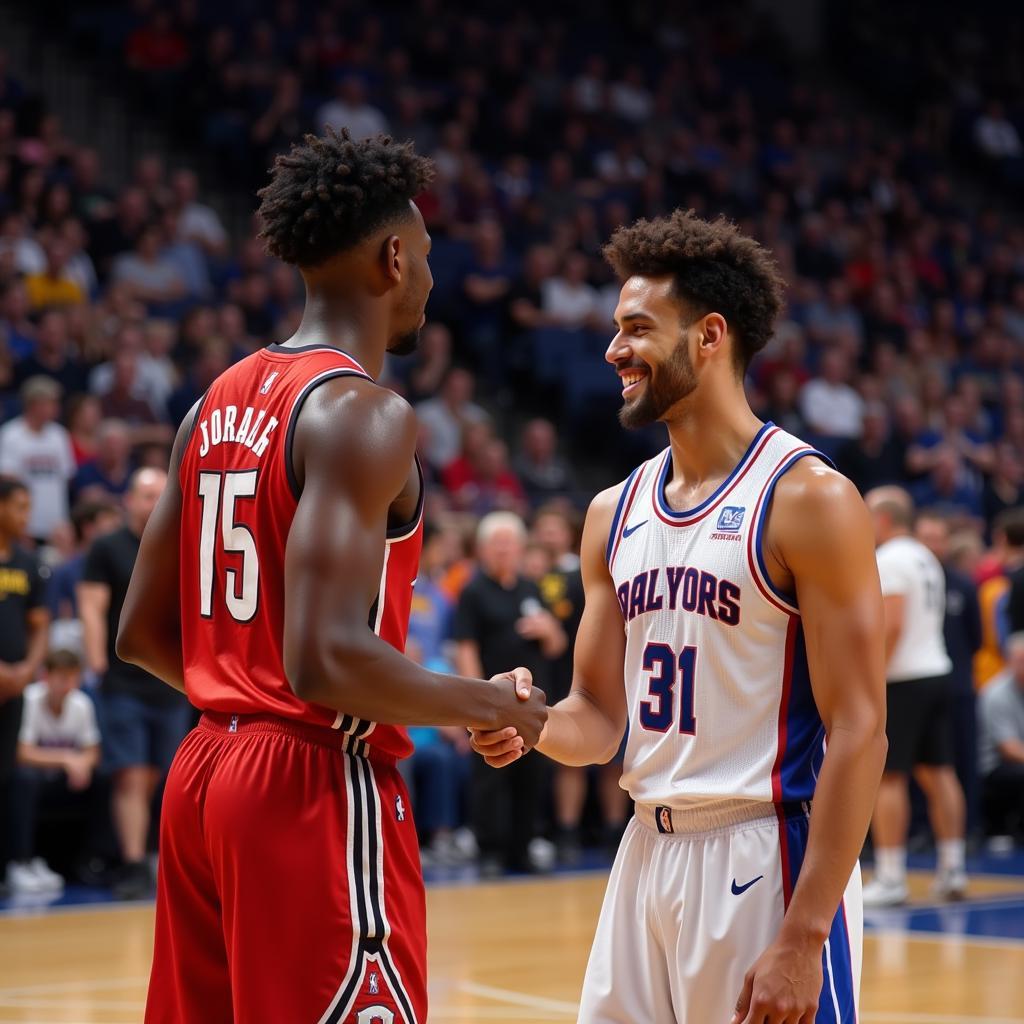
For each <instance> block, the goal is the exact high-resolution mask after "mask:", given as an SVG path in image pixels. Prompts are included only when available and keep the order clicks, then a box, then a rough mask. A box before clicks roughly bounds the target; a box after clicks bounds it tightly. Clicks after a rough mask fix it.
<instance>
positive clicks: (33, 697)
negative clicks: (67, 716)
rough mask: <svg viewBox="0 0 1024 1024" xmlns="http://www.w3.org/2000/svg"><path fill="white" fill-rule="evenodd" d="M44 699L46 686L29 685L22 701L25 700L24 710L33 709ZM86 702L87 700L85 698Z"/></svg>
mask: <svg viewBox="0 0 1024 1024" xmlns="http://www.w3.org/2000/svg"><path fill="white" fill-rule="evenodd" d="M45 697H46V686H45V685H44V684H43V683H29V684H28V686H26V687H25V693H24V699H25V710H26V711H29V710H31V709H33V708H34V707H35V706H36V705H37V704H39V703H40V702H41V701H42V700H43V699H44V698H45ZM85 699H86V700H88V699H89V698H88V697H86V698H85Z"/></svg>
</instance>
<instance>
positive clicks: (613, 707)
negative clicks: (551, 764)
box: [537, 487, 626, 765]
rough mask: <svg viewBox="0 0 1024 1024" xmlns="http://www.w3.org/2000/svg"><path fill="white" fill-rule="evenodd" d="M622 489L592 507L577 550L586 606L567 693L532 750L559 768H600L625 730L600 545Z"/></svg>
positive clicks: (611, 604)
mask: <svg viewBox="0 0 1024 1024" xmlns="http://www.w3.org/2000/svg"><path fill="white" fill-rule="evenodd" d="M620 490H621V487H614V488H610V489H609V490H607V491H603V492H602V493H601V494H599V495H598V496H597V497H596V498H595V499H594V500H593V502H592V503H591V506H590V510H589V512H588V513H587V521H586V524H585V526H584V528H583V543H582V546H581V550H580V556H581V570H582V573H583V590H584V594H585V604H584V607H583V618H582V621H581V622H580V628H579V632H578V633H577V634H576V646H575V650H574V656H573V679H572V690H571V692H570V693H569V696H568V697H566V698H565V700H563V701H560V702H559V703H558V704H556V705H555V706H554V707H553V708H551V710H550V711H549V712H548V721H547V724H546V725H545V726H544V731H543V733H542V734H541V738H540V741H539V742H538V744H537V749H538V750H539V751H541V753H543V754H546V755H547V756H548V757H550V758H552V759H553V760H555V761H559V762H561V763H562V764H568V765H586V764H604V763H605V762H607V761H609V760H611V758H612V756H613V755H614V754H615V751H616V750H617V749H618V747H619V743H620V741H621V740H622V733H623V731H624V730H625V728H626V689H625V683H624V682H623V663H624V659H625V653H626V634H625V631H624V630H623V626H622V612H621V610H620V608H619V601H618V598H617V597H616V596H615V585H614V583H613V582H612V578H611V575H610V573H609V571H608V564H607V562H606V561H605V546H606V544H607V541H608V531H609V530H610V529H611V522H612V517H613V515H614V512H615V505H616V503H617V502H618V498H619V491H620Z"/></svg>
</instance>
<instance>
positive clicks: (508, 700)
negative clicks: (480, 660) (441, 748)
mask: <svg viewBox="0 0 1024 1024" xmlns="http://www.w3.org/2000/svg"><path fill="white" fill-rule="evenodd" d="M491 682H492V683H495V684H497V685H500V686H502V689H503V691H504V692H503V693H502V696H501V700H500V702H499V706H498V709H497V710H498V714H497V720H498V722H499V726H498V728H497V729H490V730H485V729H474V728H470V730H469V735H470V746H471V747H472V748H473V749H474V750H475V751H476V752H477V753H478V754H480V756H481V757H483V759H484V760H485V761H486V762H487V763H488V764H489V765H490V766H491V767H492V768H504V767H505V766H506V765H509V764H512V762H513V761H518V760H519V758H521V757H522V756H523V755H524V754H527V753H529V751H530V750H532V749H533V748H534V747H535V746H536V745H537V744H538V743H539V742H540V741H541V740H542V739H543V738H544V729H545V726H546V723H547V718H548V709H547V698H546V696H545V694H544V691H543V690H541V689H539V688H538V687H535V686H534V685H533V675H532V673H531V672H530V670H529V669H526V668H514V669H513V670H512V671H511V672H500V673H499V674H498V675H496V676H491ZM508 683H511V684H512V685H511V687H508V688H507V689H506V686H505V685H504V684H508Z"/></svg>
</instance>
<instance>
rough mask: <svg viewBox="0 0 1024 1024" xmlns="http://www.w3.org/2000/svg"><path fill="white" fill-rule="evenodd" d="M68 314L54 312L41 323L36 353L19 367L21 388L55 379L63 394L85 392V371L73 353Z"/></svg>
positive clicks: (40, 321)
mask: <svg viewBox="0 0 1024 1024" xmlns="http://www.w3.org/2000/svg"><path fill="white" fill-rule="evenodd" d="M68 326H69V325H68V316H67V313H64V312H61V311H59V310H56V309H53V310H48V311H47V312H45V313H44V314H43V315H42V316H41V317H40V319H39V329H38V331H37V334H36V346H35V350H34V351H33V352H32V353H31V354H30V355H28V356H26V357H25V358H24V359H21V360H19V361H18V363H17V364H16V371H17V373H16V379H17V381H18V384H19V385H21V384H24V383H25V381H27V380H28V379H29V378H30V377H36V376H40V375H41V376H44V377H52V378H53V379H54V380H55V381H57V383H58V384H60V386H61V387H62V388H63V390H64V394H66V395H74V394H77V393H78V392H80V391H85V390H86V374H85V369H84V367H83V366H82V364H81V362H80V361H79V359H78V357H77V356H76V355H75V353H74V346H73V343H72V339H71V335H70V333H69V330H68Z"/></svg>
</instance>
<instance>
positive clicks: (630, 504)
mask: <svg viewBox="0 0 1024 1024" xmlns="http://www.w3.org/2000/svg"><path fill="white" fill-rule="evenodd" d="M646 472H647V464H646V463H645V464H644V467H643V469H641V470H640V472H639V473H637V475H636V480H635V482H634V483H633V490H632V491H631V492H630V495H629V498H628V499H627V501H626V506H625V508H623V510H622V515H621V516H620V517H619V530H618V536H617V537H616V538H615V547H613V548H612V557H611V558H609V559H608V570H609V572H610V571H611V568H612V566H613V565H615V556H616V555H617V554H618V553H619V544H620V543H621V542H622V534H623V532H624V531H625V529H626V520H627V519H628V518H629V513H630V512H631V511H632V509H633V502H634V501H635V500H636V493H637V491H638V490H639V489H640V481H641V480H643V478H644V474H645V473H646Z"/></svg>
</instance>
